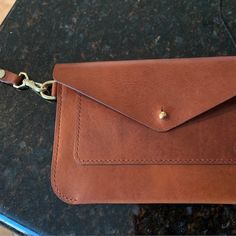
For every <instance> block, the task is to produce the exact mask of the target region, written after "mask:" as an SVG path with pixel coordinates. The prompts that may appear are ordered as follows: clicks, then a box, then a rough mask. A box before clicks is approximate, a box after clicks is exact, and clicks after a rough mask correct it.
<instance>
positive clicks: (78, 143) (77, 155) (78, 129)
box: [75, 95, 82, 160]
mask: <svg viewBox="0 0 236 236" xmlns="http://www.w3.org/2000/svg"><path fill="white" fill-rule="evenodd" d="M81 111H82V99H81V95H79V109H78V113H77V124H78V126H77V130H76V132H77V134H76V140H77V142H76V143H75V145H76V158H75V159H79V146H80V127H81V118H82V115H81V114H82V112H81ZM79 160H80V159H79Z"/></svg>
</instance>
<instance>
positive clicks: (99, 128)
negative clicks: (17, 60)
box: [1, 57, 236, 204]
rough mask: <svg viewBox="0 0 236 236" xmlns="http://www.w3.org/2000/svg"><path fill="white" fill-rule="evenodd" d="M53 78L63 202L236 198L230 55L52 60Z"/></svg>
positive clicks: (234, 83) (55, 173)
mask: <svg viewBox="0 0 236 236" xmlns="http://www.w3.org/2000/svg"><path fill="white" fill-rule="evenodd" d="M53 77H54V80H55V81H54V82H55V83H54V85H53V90H52V93H53V96H56V97H57V113H56V125H55V137H54V148H53V160H52V170H51V172H52V173H51V182H52V187H53V190H54V192H55V193H56V195H57V196H58V197H59V198H60V199H61V200H63V201H64V202H67V203H69V204H87V203H90V204H91V203H231V204H232V203H236V188H235V185H236V165H235V164H236V57H212V58H191V59H188V58H185V59H153V60H130V61H109V62H108V61H107V62H106V61H104V62H88V63H73V64H57V65H56V66H55V68H54V73H53ZM1 81H3V82H5V83H10V84H15V86H16V84H18V83H19V82H20V78H19V76H15V74H12V73H10V72H7V73H6V76H5V77H4V76H3V77H2V79H1ZM27 84H28V86H29V87H30V86H31V88H32V87H34V86H33V85H32V84H31V83H30V82H29V81H28V82H27ZM44 86H45V85H43V86H42V88H44ZM44 90H45V89H42V91H41V92H42V93H43V92H44Z"/></svg>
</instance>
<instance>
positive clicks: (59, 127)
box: [53, 86, 78, 203]
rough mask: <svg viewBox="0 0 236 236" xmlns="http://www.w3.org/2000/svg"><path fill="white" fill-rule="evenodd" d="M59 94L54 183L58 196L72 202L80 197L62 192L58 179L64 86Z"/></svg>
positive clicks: (59, 90)
mask: <svg viewBox="0 0 236 236" xmlns="http://www.w3.org/2000/svg"><path fill="white" fill-rule="evenodd" d="M57 91H58V92H57V95H58V98H59V99H58V108H57V109H58V113H57V115H58V117H57V118H58V124H57V125H56V126H57V127H56V129H57V131H58V132H57V144H56V153H55V157H54V165H53V184H54V186H55V191H56V193H57V195H58V196H60V198H61V199H63V200H66V201H70V202H72V203H75V202H77V201H78V198H70V197H67V196H66V195H65V194H63V193H62V192H60V190H59V188H58V185H57V182H56V179H57V166H58V165H57V164H58V162H57V161H58V149H59V140H60V132H61V116H62V109H61V107H62V102H63V86H61V88H58V90H57Z"/></svg>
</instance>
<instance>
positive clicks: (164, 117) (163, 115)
mask: <svg viewBox="0 0 236 236" xmlns="http://www.w3.org/2000/svg"><path fill="white" fill-rule="evenodd" d="M167 116H168V114H167V113H166V112H165V111H161V112H160V113H159V119H160V120H164V119H166V118H167Z"/></svg>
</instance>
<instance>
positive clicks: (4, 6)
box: [0, 0, 15, 24]
mask: <svg viewBox="0 0 236 236" xmlns="http://www.w3.org/2000/svg"><path fill="white" fill-rule="evenodd" d="M14 3H15V0H0V24H1V23H2V21H3V20H4V18H5V17H6V15H7V13H8V12H9V11H10V9H11V7H12V5H13V4H14Z"/></svg>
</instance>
